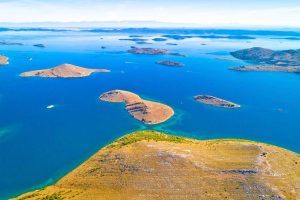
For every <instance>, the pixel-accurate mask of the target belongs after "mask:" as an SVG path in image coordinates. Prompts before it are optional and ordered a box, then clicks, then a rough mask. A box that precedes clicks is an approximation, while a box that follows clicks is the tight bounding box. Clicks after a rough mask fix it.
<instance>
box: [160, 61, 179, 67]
mask: <svg viewBox="0 0 300 200" xmlns="http://www.w3.org/2000/svg"><path fill="white" fill-rule="evenodd" d="M155 63H156V64H158V65H165V66H172V67H183V66H184V64H183V63H180V62H175V61H171V60H165V61H157V62H155Z"/></svg>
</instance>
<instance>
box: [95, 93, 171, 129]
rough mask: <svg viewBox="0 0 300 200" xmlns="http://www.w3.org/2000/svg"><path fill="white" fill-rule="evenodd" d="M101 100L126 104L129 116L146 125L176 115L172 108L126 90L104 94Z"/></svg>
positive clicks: (163, 120) (160, 121)
mask: <svg viewBox="0 0 300 200" xmlns="http://www.w3.org/2000/svg"><path fill="white" fill-rule="evenodd" d="M99 98H100V100H102V101H108V102H118V103H120V102H124V103H125V108H126V110H127V111H128V112H129V114H130V115H132V116H133V117H134V118H135V119H137V120H139V121H141V122H143V123H144V124H159V123H162V122H165V121H167V120H168V119H169V118H170V117H172V116H173V115H174V111H173V109H172V108H171V107H169V106H167V105H165V104H162V103H158V102H153V101H148V100H144V99H142V98H141V97H140V96H138V95H136V94H134V93H132V92H128V91H124V90H112V91H109V92H106V93H104V94H102V95H101V96H100V97H99Z"/></svg>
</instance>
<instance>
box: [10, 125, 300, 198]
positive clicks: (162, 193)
mask: <svg viewBox="0 0 300 200" xmlns="http://www.w3.org/2000/svg"><path fill="white" fill-rule="evenodd" d="M299 165H300V157H299V155H298V154H296V153H293V152H290V151H288V150H285V149H281V148H279V147H275V146H272V145H266V144H262V143H257V142H251V141H241V140H207V141H205V140H204V141H199V140H192V139H188V138H183V137H177V136H171V135H167V134H162V133H158V132H155V131H141V132H136V133H132V134H128V135H126V136H124V137H122V138H120V139H119V140H117V141H115V142H113V143H112V144H110V145H108V146H106V147H104V148H103V149H101V150H100V151H98V152H97V153H96V154H94V155H93V156H92V157H91V158H89V159H88V160H87V161H86V162H84V163H83V164H81V165H80V166H79V167H77V168H76V169H75V170H73V171H72V172H70V173H69V174H67V175H66V176H65V177H63V178H62V179H60V180H59V181H58V182H57V183H55V184H53V185H51V186H48V187H46V188H43V189H40V190H36V191H33V192H30V193H26V194H24V195H21V196H19V197H17V198H16V199H18V200H21V199H22V200H24V199H30V200H37V199H74V200H81V199H82V200H86V199H141V200H145V199H147V200H148V199H150V200H151V199H170V200H171V199H172V200H173V199H178V200H179V199H205V200H216V199H217V200H224V199H241V200H242V199H246V200H261V199H268V200H282V199H295V200H296V199H299V198H300V190H299V187H300V181H299V180H300V167H299Z"/></svg>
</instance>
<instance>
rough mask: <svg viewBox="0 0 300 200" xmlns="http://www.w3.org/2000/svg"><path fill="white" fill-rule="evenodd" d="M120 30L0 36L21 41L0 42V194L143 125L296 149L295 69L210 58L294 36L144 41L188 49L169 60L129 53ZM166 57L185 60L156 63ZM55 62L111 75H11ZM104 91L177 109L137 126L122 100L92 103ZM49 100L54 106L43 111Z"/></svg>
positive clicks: (39, 182)
mask: <svg viewBox="0 0 300 200" xmlns="http://www.w3.org/2000/svg"><path fill="white" fill-rule="evenodd" d="M150 35H151V34H150ZM152 36H153V37H157V35H152ZM101 37H103V39H102V40H101V39H100V38H101ZM126 37H127V35H121V34H110V35H108V34H100V33H81V32H78V33H76V32H63V33H51V32H5V33H1V34H0V38H1V40H6V41H19V42H23V43H24V44H25V45H23V46H3V45H2V46H0V54H4V55H7V56H9V57H10V64H9V65H7V66H2V67H0V113H1V117H0V177H1V178H0V199H5V198H8V197H11V196H14V195H16V194H19V193H22V192H24V191H28V190H31V189H34V188H38V187H41V186H43V185H46V184H51V183H53V182H54V181H56V180H57V179H58V178H60V177H61V176H63V175H64V174H65V173H67V172H68V171H70V170H71V169H73V168H74V167H75V166H77V165H78V164H79V163H81V162H82V161H84V160H85V159H87V158H88V157H89V156H91V155H92V154H93V153H94V152H96V151H97V150H98V149H99V148H101V147H103V146H105V145H106V144H108V143H110V142H112V141H113V140H115V139H117V138H119V137H121V136H122V135H124V134H126V133H129V132H131V131H136V130H142V129H155V130H161V131H166V132H168V133H170V134H176V135H183V136H188V137H193V138H198V139H211V138H242V139H250V140H255V141H260V142H265V143H270V144H274V145H278V146H281V147H284V148H287V149H290V150H292V151H296V152H298V153H299V152H300V144H299V141H300V140H299V139H300V135H299V133H300V130H299V125H300V123H299V117H300V116H299V115H300V114H299V113H300V106H299V102H300V92H299V87H300V75H296V74H287V73H264V72H262V73H255V72H254V73H252V72H251V73H241V72H236V71H230V70H228V68H229V67H231V66H237V65H242V64H244V63H242V62H232V61H220V60H215V59H214V58H215V57H217V56H228V52H229V51H231V50H236V49H241V48H247V47H252V46H262V47H269V48H274V49H289V48H299V47H300V42H299V41H282V40H274V39H272V40H271V39H268V38H263V37H261V38H258V39H256V40H251V43H249V41H247V40H226V39H187V40H182V41H174V40H169V41H168V42H176V43H178V44H179V45H178V46H168V45H165V42H155V43H154V44H151V45H143V46H144V47H148V46H149V47H163V48H168V49H172V50H174V51H175V52H179V53H183V54H186V55H187V57H176V56H147V55H132V54H128V53H126V50H127V49H129V48H130V46H132V45H134V46H137V45H136V44H135V43H134V42H130V41H119V40H118V39H119V38H126ZM148 37H149V36H148ZM35 43H45V44H46V45H47V47H46V48H37V47H33V46H32V44H35ZM201 43H207V45H205V46H203V45H201ZM101 46H106V47H107V48H106V49H101V48H100V47H101ZM30 58H32V60H30ZM166 59H171V60H175V61H180V62H183V63H185V64H186V66H185V67H183V68H171V67H164V66H160V65H155V64H154V63H155V61H158V60H166ZM62 63H72V64H76V65H79V66H83V67H90V68H107V69H110V70H112V72H111V73H98V74H93V75H92V76H90V77H86V78H79V79H45V78H37V77H33V78H29V77H28V78H22V77H19V74H20V73H21V72H24V71H29V70H34V69H41V68H49V67H54V66H56V65H59V64H62ZM112 89H124V90H129V91H132V92H135V93H137V94H139V95H141V96H143V97H144V98H148V99H153V100H156V101H159V102H163V103H166V104H168V105H170V106H171V107H173V108H174V109H175V111H176V114H175V116H174V117H173V118H172V119H170V120H169V121H167V122H166V123H163V124H160V125H154V126H146V125H143V124H142V123H140V122H138V121H136V120H134V119H133V118H131V117H130V115H129V114H128V113H127V112H126V111H125V110H124V108H123V106H122V105H121V104H112V103H107V102H101V101H99V100H98V96H99V95H100V94H101V93H103V92H106V91H108V90H112ZM197 94H210V95H214V96H217V97H220V98H224V99H226V100H230V101H233V102H236V103H238V104H241V105H242V108H241V109H235V110H227V109H222V108H216V107H212V106H207V105H203V104H200V103H197V102H195V101H194V100H193V99H192V96H194V95H197ZM51 104H54V105H55V106H56V107H55V108H53V109H46V106H48V105H51Z"/></svg>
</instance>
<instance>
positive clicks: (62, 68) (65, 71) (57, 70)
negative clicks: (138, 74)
mask: <svg viewBox="0 0 300 200" xmlns="http://www.w3.org/2000/svg"><path fill="white" fill-rule="evenodd" d="M94 72H110V71H109V70H107V69H88V68H84V67H79V66H76V65H72V64H62V65H59V66H57V67H54V68H50V69H43V70H34V71H30V72H24V73H22V74H21V76H23V77H26V76H40V77H48V78H77V77H85V76H90V75H91V74H92V73H94Z"/></svg>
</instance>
